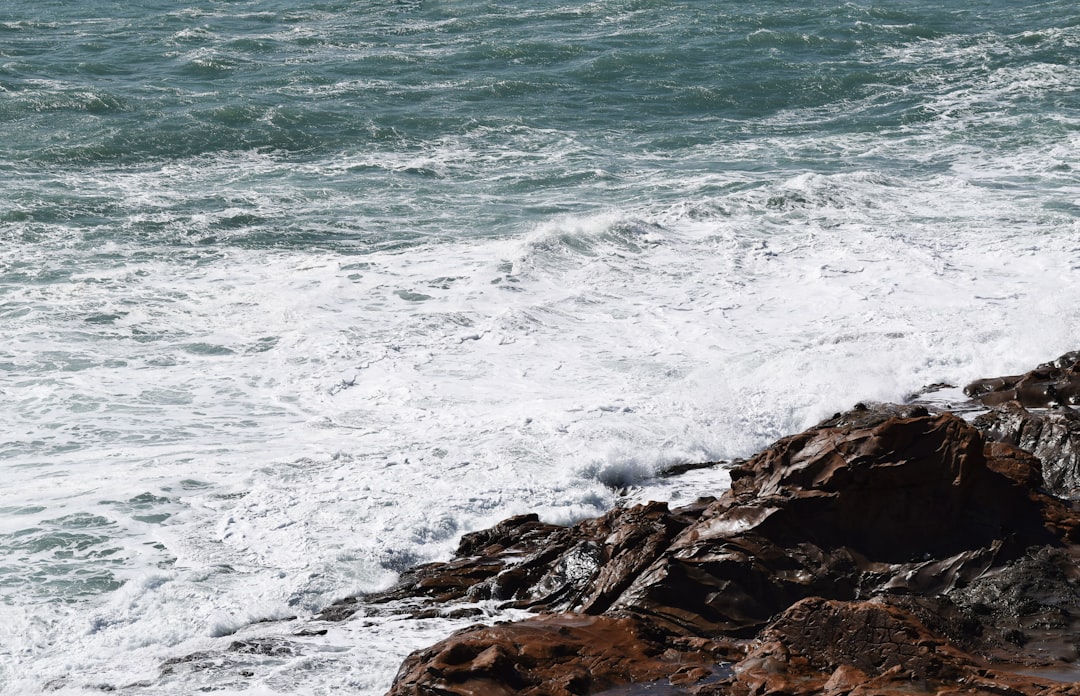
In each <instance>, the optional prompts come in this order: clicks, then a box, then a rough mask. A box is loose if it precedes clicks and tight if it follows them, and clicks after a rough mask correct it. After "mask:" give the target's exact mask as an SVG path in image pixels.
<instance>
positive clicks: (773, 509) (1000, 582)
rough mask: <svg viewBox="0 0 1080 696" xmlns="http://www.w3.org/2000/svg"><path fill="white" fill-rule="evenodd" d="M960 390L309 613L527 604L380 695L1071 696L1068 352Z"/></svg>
mask: <svg viewBox="0 0 1080 696" xmlns="http://www.w3.org/2000/svg"><path fill="white" fill-rule="evenodd" d="M965 393H966V395H967V398H968V400H967V401H965V402H964V403H962V404H961V403H957V404H952V405H949V406H948V407H947V406H946V405H944V404H941V403H936V402H935V401H934V400H933V399H932V398H930V397H927V396H923V397H915V398H913V400H912V402H911V403H908V404H903V405H881V404H878V405H862V404H860V405H858V406H856V407H855V408H854V409H853V410H851V411H849V412H846V413H841V414H837V415H835V416H834V417H833V418H830V419H829V420H826V421H825V422H823V423H821V424H819V425H817V426H815V427H813V428H811V429H809V430H807V431H806V432H803V433H799V434H797V435H793V436H791V437H787V438H784V439H782V440H780V441H779V442H777V443H775V444H774V445H772V446H771V447H769V448H768V449H766V450H765V451H763V452H761V453H760V454H758V455H756V456H754V457H753V458H751V459H749V460H747V461H739V462H734V463H728V464H718V465H717V466H726V467H728V470H729V473H730V477H731V488H730V490H726V491H724V492H723V493H722V495H719V496H718V497H715V498H703V499H700V500H698V501H696V502H694V503H692V504H690V505H686V506H684V507H679V508H675V509H669V507H668V506H667V505H666V504H662V503H649V504H645V505H637V506H634V507H624V508H617V509H615V510H612V511H611V512H609V513H608V514H606V515H604V516H602V517H599V518H596V519H589V520H585V521H582V522H579V523H578V524H576V525H573V526H571V527H562V526H556V525H551V524H545V523H543V522H541V521H540V520H539V519H537V517H536V516H535V515H525V516H519V517H514V518H511V519H508V520H505V521H503V522H501V523H500V524H498V525H496V526H495V527H492V528H491V529H487V530H484V531H480V532H476V533H472V534H468V535H466V536H465V537H464V538H463V539H462V540H461V545H460V547H459V549H458V551H457V554H456V556H455V558H454V559H452V560H450V561H449V562H446V563H436V564H429V565H425V566H421V567H417V568H414V569H412V570H411V571H409V572H407V573H406V574H405V575H404V576H403V577H402V579H401V581H400V583H399V584H398V585H397V586H395V587H394V588H392V589H390V590H388V591H386V592H382V593H379V594H375V595H367V596H363V597H357V598H351V599H349V600H346V601H343V602H341V603H338V604H336V605H334V606H332V607H330V608H328V609H327V610H326V612H324V614H323V615H322V617H321V618H322V619H325V620H342V619H345V618H348V617H349V616H350V615H352V614H353V613H355V612H356V611H358V610H359V609H361V608H363V609H365V611H378V608H379V607H380V606H389V605H393V606H395V607H397V609H396V610H397V611H400V608H401V607H402V606H405V607H408V610H409V611H411V612H412V613H413V614H414V615H416V616H425V615H435V614H441V615H452V614H457V615H468V614H469V613H470V612H479V610H478V609H477V607H478V606H479V605H480V604H482V603H484V602H488V603H490V602H492V601H497V602H499V603H501V606H503V607H512V608H519V609H527V610H530V611H532V612H535V615H534V616H532V617H530V618H527V619H524V620H521V621H517V622H510V623H498V624H495V625H491V626H487V625H477V626H474V627H471V628H468V629H465V630H463V631H460V632H458V633H456V634H454V635H452V636H450V637H448V638H446V639H445V640H443V641H441V642H439V643H437V644H436V645H433V646H431V647H429V648H427V649H424V650H421V651H418V652H416V653H414V654H412V655H411V656H409V657H408V658H407V659H406V660H405V662H404V664H403V665H402V666H401V669H400V671H399V673H398V675H397V678H396V680H395V682H394V685H393V687H392V689H391V691H390V694H391V696H405V695H406V694H446V695H449V694H461V695H465V694H485V695H492V696H496V695H503V694H507V695H508V694H522V695H525V694H528V695H537V696H539V695H545V696H562V695H566V694H612V695H614V694H622V695H627V696H629V695H632V694H701V695H707V694H738V695H742V694H818V693H825V694H849V693H850V694H892V693H896V694H901V693H903V694H912V693H933V694H975V693H988V694H989V693H993V694H1044V695H1047V696H1049V695H1050V694H1078V695H1080V684H1077V683H1075V681H1076V680H1080V668H1077V667H1074V665H1075V664H1077V663H1076V660H1077V658H1078V656H1080V655H1078V651H1080V563H1078V559H1080V505H1078V504H1077V502H1076V500H1075V493H1076V489H1077V487H1078V485H1080V414H1078V413H1077V412H1076V411H1074V410H1073V408H1072V407H1073V406H1074V405H1075V404H1077V403H1078V402H1080V353H1070V354H1068V355H1065V356H1062V357H1061V358H1059V359H1058V360H1056V361H1054V362H1051V363H1047V364H1045V365H1040V366H1039V367H1038V368H1036V369H1035V370H1033V371H1031V372H1029V373H1027V374H1024V375H1018V376H1011V377H1001V378H994V379H985V380H979V381H977V382H975V383H973V384H971V385H969V386H968V387H967V388H966V389H965ZM958 414H961V415H958Z"/></svg>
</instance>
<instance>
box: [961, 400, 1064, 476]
mask: <svg viewBox="0 0 1080 696" xmlns="http://www.w3.org/2000/svg"><path fill="white" fill-rule="evenodd" d="M974 425H975V427H977V428H978V429H979V430H981V431H982V432H983V433H984V434H985V435H986V438H987V439H988V440H991V441H995V442H1004V443H1008V444H1010V445H1014V446H1016V447H1018V448H1020V449H1022V450H1025V451H1027V452H1030V453H1031V454H1033V455H1034V456H1036V457H1038V458H1039V459H1040V460H1041V462H1042V467H1041V469H1042V474H1043V477H1044V478H1045V485H1046V487H1047V488H1048V489H1049V490H1050V491H1051V492H1053V493H1054V494H1056V495H1059V496H1066V497H1075V496H1076V495H1077V492H1078V490H1080V413H1078V412H1076V411H1074V410H1073V409H1072V408H1069V407H1056V408H1053V409H1050V410H1041V411H1031V410H1028V409H1027V408H1025V407H1024V406H1023V405H1022V404H1020V403H1018V402H1016V401H1007V402H1005V403H1003V404H1001V405H1000V406H998V407H997V408H995V409H993V410H991V411H989V412H988V413H984V414H982V415H980V416H978V417H977V418H976V419H975V421H974Z"/></svg>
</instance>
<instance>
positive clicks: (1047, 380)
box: [964, 351, 1080, 408]
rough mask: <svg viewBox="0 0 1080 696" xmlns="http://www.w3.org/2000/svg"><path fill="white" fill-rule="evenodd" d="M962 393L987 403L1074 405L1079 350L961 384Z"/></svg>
mask: <svg viewBox="0 0 1080 696" xmlns="http://www.w3.org/2000/svg"><path fill="white" fill-rule="evenodd" d="M964 393H965V394H967V395H968V396H970V397H971V398H973V399H976V400H978V401H981V402H982V403H984V404H986V405H987V406H997V405H1000V404H1004V403H1005V402H1008V401H1015V402H1017V403H1018V404H1020V405H1021V406H1026V407H1029V408H1031V407H1037V408H1047V407H1050V406H1057V405H1063V406H1071V405H1075V404H1078V403H1080V351H1073V352H1071V353H1066V354H1065V355H1062V356H1061V357H1060V358H1058V359H1057V360H1053V361H1051V362H1048V363H1043V364H1042V365H1039V366H1038V367H1036V368H1035V369H1034V370H1032V371H1031V372H1027V373H1025V374H1022V375H1013V376H1010V377H994V378H991V379H980V380H976V381H974V382H972V383H971V384H969V385H967V386H966V387H964Z"/></svg>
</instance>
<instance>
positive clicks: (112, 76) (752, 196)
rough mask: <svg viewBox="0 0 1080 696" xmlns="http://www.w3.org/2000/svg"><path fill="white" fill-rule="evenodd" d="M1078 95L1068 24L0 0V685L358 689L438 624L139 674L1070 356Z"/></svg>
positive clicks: (1056, 7) (479, 6)
mask: <svg viewBox="0 0 1080 696" xmlns="http://www.w3.org/2000/svg"><path fill="white" fill-rule="evenodd" d="M1078 90H1080V12H1078V11H1077V9H1076V8H1075V6H1073V5H1072V4H1071V3H1066V2H1046V3H1036V4H1027V5H1023V6H1018V5H1016V4H1015V3H1005V2H998V1H987V2H966V3H954V4H952V5H948V6H945V7H942V6H940V5H939V4H930V3H921V2H910V1H903V2H894V3H890V4H888V5H887V6H884V5H873V4H866V3H815V4H806V3H804V4H796V3H791V2H782V1H771V0H770V1H763V0H755V1H753V2H744V3H737V4H736V3H729V4H724V3H704V2H681V3H679V2H664V1H661V0H635V1H632V0H600V1H597V2H587V3H565V2H550V1H547V0H539V1H536V2H529V3H510V2H472V1H458V0H449V1H446V2H426V1H417V2H407V1H397V2H389V1H388V2H369V1H360V2H299V3H298V2H278V1H275V0H228V1H226V0H217V1H211V0H187V1H184V2H179V1H178V2H172V1H167V0H158V1H154V2H150V1H139V2H124V3H121V2H104V1H101V0H84V1H81V2H77V3H75V2H62V1H60V0H42V1H39V2H33V3H31V2H27V1H24V0H8V1H7V2H5V3H3V4H2V5H0V242H2V244H0V336H2V337H3V339H4V340H3V341H2V342H0V414H2V416H3V422H4V423H5V426H4V434H3V436H0V471H3V473H4V478H3V480H2V482H0V624H3V625H4V626H5V627H6V628H5V629H4V630H5V631H6V634H5V636H4V640H0V665H6V666H0V691H5V692H11V693H34V692H37V691H41V690H45V689H50V690H60V691H61V692H71V693H83V692H97V691H99V690H100V688H102V687H103V686H104V687H108V688H111V689H116V690H119V691H121V692H131V693H188V692H190V691H191V690H193V689H194V688H203V687H206V688H214V689H220V690H224V691H225V692H227V693H231V692H238V693H247V692H250V693H265V692H282V693H324V692H325V691H326V690H329V689H333V688H348V689H351V690H353V691H357V692H360V693H380V692H382V691H384V690H385V689H386V688H387V686H388V684H389V681H390V679H392V676H393V673H394V671H395V670H396V667H397V665H398V664H399V662H400V660H401V659H402V658H403V656H404V655H405V654H407V653H408V652H409V651H410V650H413V649H416V648H418V647H421V646H423V645H425V644H427V643H430V642H432V641H434V640H437V639H438V638H439V637H440V636H441V635H444V634H445V633H446V632H447V631H449V630H451V628H452V627H453V624H452V622H438V621H432V622H427V623H423V624H422V625H421V624H419V623H416V622H413V623H410V622H407V621H398V620H396V619H395V620H383V619H374V618H372V619H368V620H366V621H364V622H361V621H357V622H352V623H350V624H347V625H344V626H341V627H338V628H336V629H335V630H334V631H332V632H331V633H329V634H328V635H327V636H324V637H316V636H309V637H307V638H306V639H304V640H303V641H299V640H295V639H294V638H289V640H293V641H294V643H295V645H294V646H293V652H292V653H291V654H290V656H287V657H282V656H278V657H274V658H270V657H266V659H265V660H262V661H261V662H260V661H258V660H255V658H250V659H251V660H254V663H252V664H247V663H245V664H243V665H239V664H237V663H235V659H237V658H235V656H234V657H233V658H229V659H225V658H222V660H219V662H218V663H217V665H216V666H213V667H207V666H203V667H198V668H196V667H191V668H190V669H181V668H179V667H174V669H172V670H170V671H168V672H167V673H166V672H163V671H162V670H161V666H162V665H163V664H165V663H166V662H167V661H168V660H170V659H174V658H177V657H182V656H184V655H189V654H191V653H195V652H199V651H208V654H218V653H217V652H215V651H218V652H220V651H223V650H225V649H226V647H227V646H228V644H229V642H230V641H231V640H233V639H234V636H235V635H236V634H243V635H246V636H255V637H260V636H263V637H265V636H267V635H270V636H291V635H292V634H291V633H290V631H295V630H296V625H295V624H294V623H289V622H277V623H260V620H262V619H266V618H275V619H280V618H282V617H289V616H296V617H298V618H297V619H295V620H294V621H295V622H302V621H304V620H305V619H307V618H309V617H310V616H311V615H313V614H314V613H316V612H318V610H319V609H320V608H321V607H323V606H325V605H326V604H327V603H328V602H330V601H333V600H334V599H336V598H339V597H341V596H344V595H346V594H349V593H353V592H358V591H363V590H365V589H372V588H375V587H380V586H383V585H385V584H387V583H389V582H392V580H393V578H394V577H395V574H396V573H397V572H400V571H401V570H402V569H403V568H404V567H407V566H408V565H410V564H412V563H415V562H420V561H424V560H430V559H435V558H445V557H446V556H447V555H448V554H449V553H450V552H451V550H452V549H453V547H454V545H455V542H456V539H457V538H458V537H459V536H460V535H461V534H462V533H465V532H467V531H470V530H472V529H477V528H480V527H483V526H485V525H488V524H491V523H493V522H495V521H497V520H498V519H501V518H502V517H505V516H507V515H509V514H514V513H518V512H524V511H527V510H538V511H540V512H541V514H542V515H543V516H544V517H545V519H550V520H553V521H560V522H568V521H571V520H575V519H578V518H580V517H582V516H587V515H593V514H597V513H598V512H601V511H603V510H604V509H606V508H607V507H609V506H611V505H613V504H615V503H616V502H617V495H616V492H615V491H613V488H618V487H621V486H623V485H627V484H629V485H631V486H634V487H637V493H635V495H638V496H640V497H643V498H644V497H658V498H665V499H671V500H678V499H680V498H686V497H691V496H694V495H697V494H698V493H701V492H710V491H711V492H715V490H716V489H717V488H718V487H723V485H726V484H725V482H723V481H711V482H710V481H696V482H687V483H671V482H658V481H654V480H653V479H652V473H653V472H654V471H655V469H656V467H657V466H659V465H662V464H666V463H671V462H672V461H689V460H703V459H715V458H723V457H733V456H745V455H747V454H749V453H752V452H753V451H754V450H755V449H756V448H759V447H761V446H763V445H765V444H767V443H768V442H769V441H770V440H772V439H774V438H776V437H779V436H782V435H784V434H787V433H790V432H792V431H795V430H798V429H799V428H802V427H805V426H807V425H808V424H811V423H813V422H815V420H817V419H818V418H821V417H823V416H825V415H828V414H830V413H832V412H833V411H835V410H838V409H839V408H843V407H845V406H848V405H850V404H851V403H853V402H854V401H858V400H863V399H868V398H879V399H894V400H895V399H901V398H903V396H904V395H905V394H906V393H908V392H910V391H911V390H913V389H917V388H918V387H919V386H921V385H923V384H927V383H931V382H937V381H949V382H954V383H958V382H962V381H963V380H965V379H970V378H974V377H978V376H984V375H990V374H1001V373H1005V372H1010V371H1014V370H1019V369H1027V368H1028V367H1030V366H1031V365H1033V364H1034V363H1037V362H1039V361H1042V360H1045V359H1048V358H1052V357H1054V356H1055V355H1058V354H1060V353H1063V352H1065V351H1067V350H1072V349H1075V348H1076V347H1077V346H1076V336H1077V334H1078V329H1080V311H1078V310H1077V307H1080V291H1078V289H1077V288H1078V287H1080V286H1077V284H1076V282H1075V280H1076V279H1075V276H1076V271H1077V268H1078V267H1080V221H1078V214H1080V177H1078V175H1077V170H1076V167H1077V162H1078V161H1080V157H1078V155H1080V97H1078V94H1080V91H1078ZM221 654H222V655H224V654H225V653H221ZM230 659H232V660H234V661H233V662H230ZM183 664H188V663H183ZM192 664H195V663H192ZM241 672H243V673H244V674H243V675H242V674H241Z"/></svg>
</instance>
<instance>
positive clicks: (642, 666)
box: [390, 614, 742, 696]
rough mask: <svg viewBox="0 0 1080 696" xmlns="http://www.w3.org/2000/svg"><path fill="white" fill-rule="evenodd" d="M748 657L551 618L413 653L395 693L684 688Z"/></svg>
mask: <svg viewBox="0 0 1080 696" xmlns="http://www.w3.org/2000/svg"><path fill="white" fill-rule="evenodd" d="M741 656H742V651H741V650H740V649H739V648H738V647H737V646H735V645H734V644H732V643H730V642H728V641H722V640H721V641H710V640H702V639H693V638H687V637H678V636H671V635H667V634H664V633H662V632H658V631H657V630H656V629H655V628H654V627H652V626H651V625H650V624H648V623H647V622H643V621H640V620H638V619H634V618H629V617H621V618H615V617H608V616H586V615H582V614H546V615H541V616H537V617H535V618H531V619H526V620H524V621H519V622H516V623H508V624H498V625H495V626H490V627H486V626H476V627H472V628H468V629H465V630H464V631H459V632H458V633H455V634H454V635H452V636H450V637H449V638H447V639H446V640H443V641H441V642H440V643H437V644H436V645H434V646H432V647H430V648H427V649H425V650H421V651H419V652H416V653H413V654H412V655H410V656H409V658H408V659H407V660H406V661H405V663H404V664H403V665H402V666H401V669H400V670H399V672H398V676H397V679H396V680H395V684H394V688H393V690H391V692H390V693H391V694H392V695H393V696H405V695H407V694H408V695H417V696H419V695H421V694H423V695H425V696H427V695H430V694H444V695H446V696H450V695H451V694H461V695H462V696H464V695H466V694H468V695H472V694H485V696H486V695H490V696H499V695H502V694H521V695H523V696H526V695H527V696H570V695H576V694H594V693H599V692H603V691H604V690H605V689H609V688H611V687H613V686H616V685H619V684H627V683H641V682H652V681H656V680H660V679H664V680H667V679H669V678H670V677H674V678H675V681H677V682H681V683H684V684H688V683H691V682H696V681H703V680H705V679H707V678H708V677H709V676H710V675H711V674H712V673H713V671H714V668H716V667H717V666H718V665H720V664H725V663H726V662H727V661H730V660H731V659H732V658H738V657H741ZM695 677H696V678H695Z"/></svg>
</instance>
